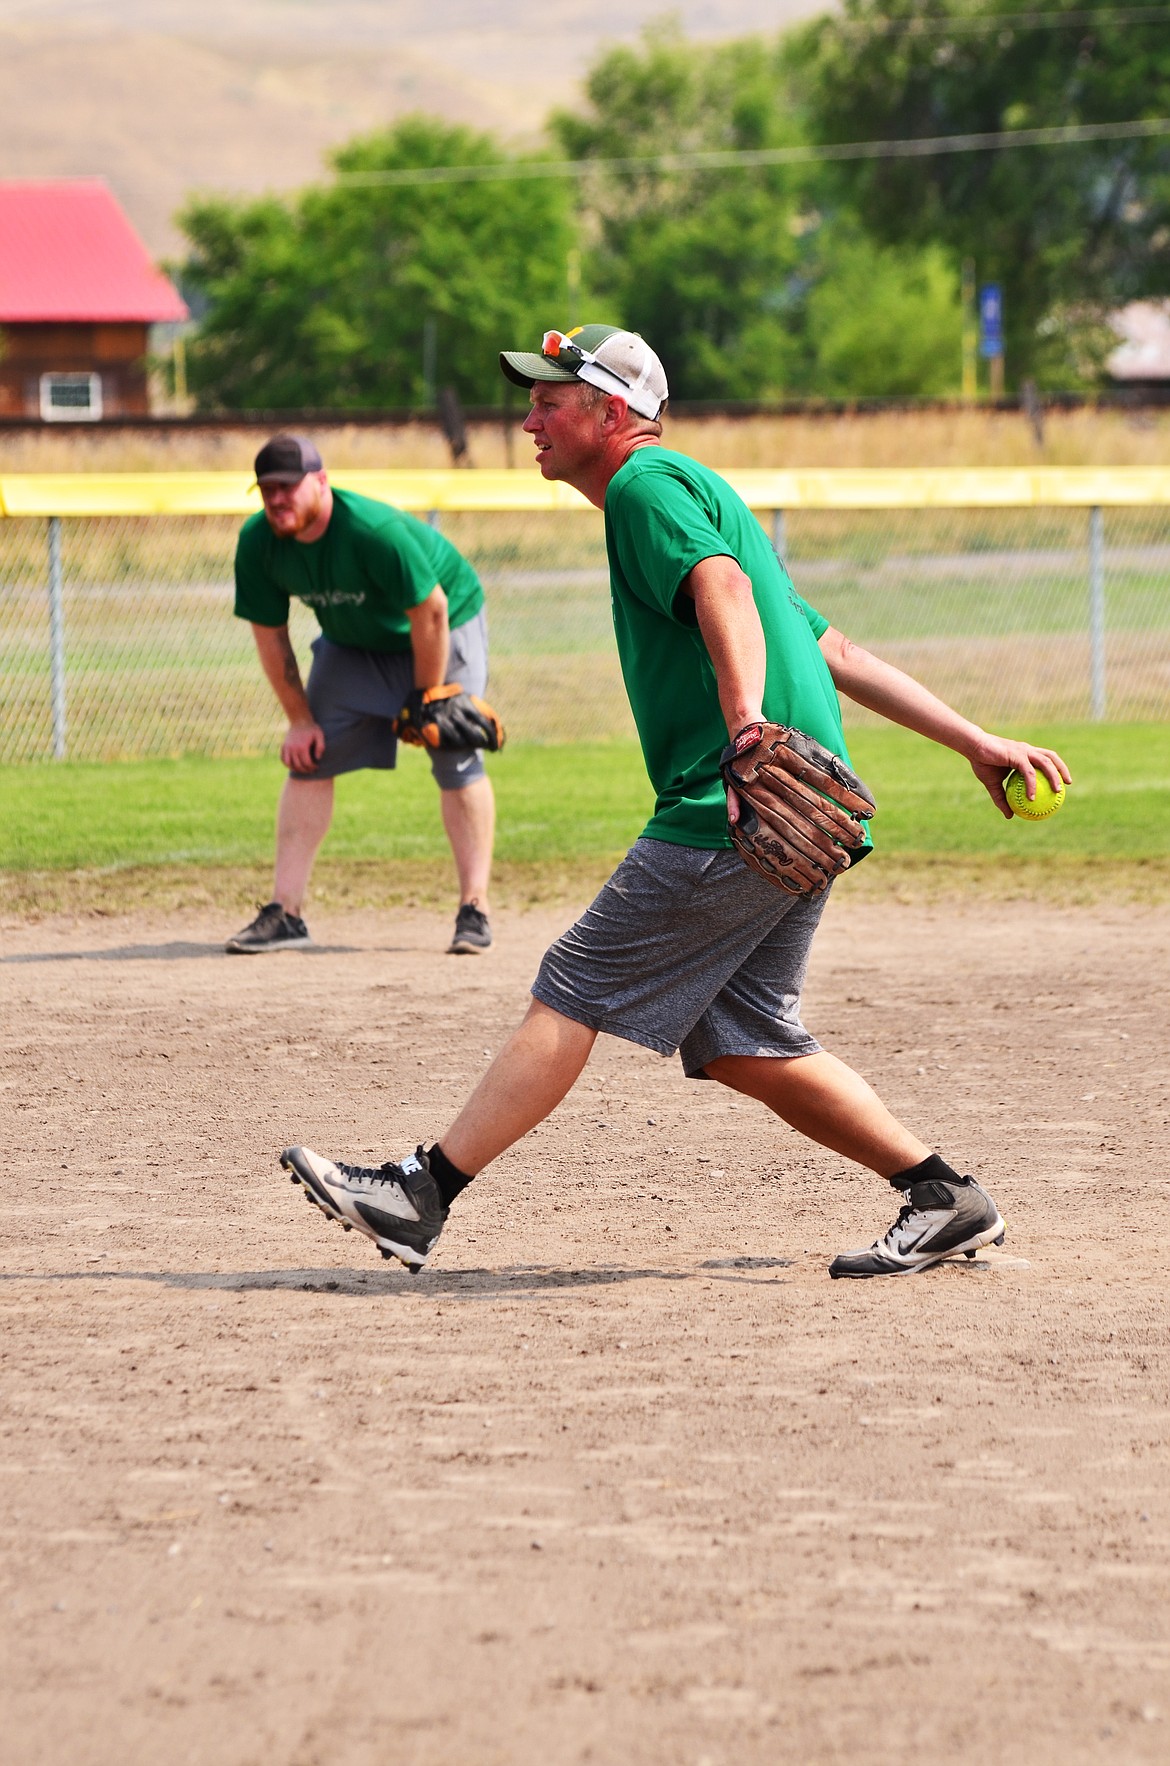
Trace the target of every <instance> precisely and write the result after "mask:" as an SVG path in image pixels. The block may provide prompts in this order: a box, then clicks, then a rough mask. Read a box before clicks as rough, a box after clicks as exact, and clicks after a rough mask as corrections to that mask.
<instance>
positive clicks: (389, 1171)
mask: <svg viewBox="0 0 1170 1766" xmlns="http://www.w3.org/2000/svg"><path fill="white" fill-rule="evenodd" d="M334 1164H335V1165H336V1166H337V1169H338V1171H341V1172H344V1174H345V1176H346V1177H348V1178H349V1179H350V1180H351V1181H353V1180H354V1179H356V1180H357V1182H358V1183H398V1182H399V1179H398V1178H397V1177H396V1176H395V1172H396V1171H397V1169H398V1167H397V1166H396V1165H391V1164H389V1163H387V1164H385V1165H346V1164H344V1163H343V1162H342V1161H341V1160H340V1159H335V1160H334Z"/></svg>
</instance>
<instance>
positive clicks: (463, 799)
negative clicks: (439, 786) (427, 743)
mask: <svg viewBox="0 0 1170 1766" xmlns="http://www.w3.org/2000/svg"><path fill="white" fill-rule="evenodd" d="M439 804H440V807H441V809H442V813H443V827H444V828H445V829H446V831H447V839H448V840H449V841H450V843H451V853H452V856H453V857H454V860H455V870H456V873H457V874H458V877H459V900H460V902H465V901H473V902H474V903H475V905H476V907H478V908H479V910H480V912H481V913H484V914H486V913H487V911H488V883H489V880H490V878H491V870H492V842H493V840H494V837H495V829H496V800H495V797H494V796H493V794H492V785H491V780H490V779H488V778H486V777H485V778H482V779H476V780H474V781H473V783H472V784H470V785H465V786H464V787H463V789H462V790H461V791H440V793H439Z"/></svg>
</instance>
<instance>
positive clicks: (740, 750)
mask: <svg viewBox="0 0 1170 1766" xmlns="http://www.w3.org/2000/svg"><path fill="white" fill-rule="evenodd" d="M719 770H720V772H721V773H722V774H723V778H724V782H725V783H726V784H727V785H729V786H730V787H731V789H732V790H733V791H734V792H735V795H736V796H737V797H738V799H739V820H738V821H736V822H732V824H731V838H732V841H733V843H734V845H735V848H736V851H737V852H738V853H739V855H740V857H741V858H742V859H743V861H744V863H745V864H746V865H748V866H750V868H751V869H752V870H753V871H758V872H759V873H760V875H761V877H766V878H767V879H768V882H769V883H775V884H776V885H777V886H778V887H779V888H781V889H787V890H789V891H790V892H791V893H792V894H793V895H817V894H819V893H820V891H821V890H822V889H824V888H826V886H827V885H828V883H829V881H830V879H831V878H833V877H835V876H837V875H838V873H839V872H841V871H844V870H847V869H848V867H849V864H850V855H851V853H853V852H856V850H857V848H858V847H860V846H863V845H864V844H865V828H864V823H865V822H866V821H868V820H869V817H870V816H871V815H872V814H873V812H874V810H875V809H876V807H877V805H876V804H875V803H874V800H873V797H872V795H871V793H870V792H869V790H868V788H867V787H866V786H865V785H864V784H863V783H862V782H861V780H860V779H859V778H858V777H857V774H856V773H855V772H854V771H853V770H852V768H850V767H847V766H846V765H845V762H844V761H843V760H841V759H840V758H839V757H838V756H837V755H836V754H831V753H830V752H829V750H828V749H827V748H822V747H821V744H820V743H819V742H817V741H815V740H814V739H813V737H812V736H806V735H805V734H804V732H803V731H802V730H793V729H789V728H788V726H787V725H786V724H768V723H761V724H747V725H745V726H744V728H743V729H742V730H741V731H740V732H739V734H738V736H737V737H736V738H735V740H734V742H731V743H729V744H728V746H727V747H726V748H725V749H724V750H723V753H722V754H721V755H720V757H719Z"/></svg>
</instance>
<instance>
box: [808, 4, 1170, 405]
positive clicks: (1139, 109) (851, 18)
mask: <svg viewBox="0 0 1170 1766" xmlns="http://www.w3.org/2000/svg"><path fill="white" fill-rule="evenodd" d="M1115 11H1117V12H1119V8H1118V7H1117V6H1116V5H1111V4H1110V3H1109V0H1105V3H1104V4H1103V5H1099V4H1098V0H1094V9H1093V16H1092V22H1089V23H1086V22H1084V21H1085V11H1084V8H1083V7H1082V6H1081V5H1080V0H1057V3H1056V5H1055V6H1053V5H1049V6H1048V7H1046V8H1045V13H1046V15H1047V16H1048V17H1051V15H1052V14H1054V13H1056V14H1059V13H1061V12H1065V13H1068V14H1069V21H1068V23H1067V24H1061V25H1059V26H1057V27H1055V28H1054V27H1053V26H1052V25H1051V24H1044V25H1041V24H1037V23H1035V22H1032V23H1026V22H1025V23H1021V22H1020V19H1021V17H1023V18H1025V19H1027V18H1029V17H1030V18H1031V19H1032V20H1033V21H1034V20H1035V19H1036V16H1037V15H1036V14H1034V13H1033V14H1026V13H1023V12H1022V9H1021V8H1020V7H1019V4H1018V0H977V4H976V3H974V0H926V4H925V5H924V4H923V3H922V0H845V7H844V11H843V13H841V14H836V15H834V16H833V17H826V18H820V19H817V20H816V21H815V22H813V23H812V24H809V25H807V26H803V27H800V28H799V29H797V30H795V31H793V32H792V33H790V35H789V36H788V38H787V39H786V47H785V53H784V60H785V66H786V70H787V73H788V77H789V78H790V79H792V80H794V81H796V82H798V84H799V85H800V87H801V89H802V91H803V93H804V95H805V100H806V103H807V109H808V126H809V129H810V131H811V133H812V136H813V138H814V139H816V140H818V141H820V142H823V143H828V142H841V141H865V140H895V139H904V138H907V137H930V136H940V135H960V134H969V133H982V132H998V131H1001V130H1011V129H1024V128H1036V127H1045V126H1065V125H1069V124H1083V123H1090V124H1100V123H1114V122H1129V121H1133V120H1137V119H1141V118H1144V117H1164V116H1166V115H1167V114H1170V110H1168V108H1167V107H1168V106H1170V38H1168V36H1167V33H1166V29H1165V25H1164V23H1162V22H1161V21H1160V20H1156V21H1154V22H1150V23H1146V22H1140V21H1138V22H1135V20H1134V16H1133V12H1132V10H1131V9H1128V8H1127V9H1126V11H1125V16H1124V18H1122V17H1121V16H1120V15H1119V17H1118V19H1116V20H1113V19H1111V18H1110V17H1109V16H1108V15H1109V13H1110V12H1115ZM997 19H1002V20H1003V23H1002V26H1000V27H999V28H998V29H997V28H995V26H996V20H997ZM989 26H990V27H991V28H988V27H989ZM839 188H840V189H841V190H842V191H843V192H844V193H845V194H846V195H847V197H848V198H849V199H850V200H851V201H852V204H853V206H854V207H855V209H856V211H857V212H858V213H859V214H861V215H864V217H865V224H866V226H867V228H868V229H869V230H870V231H871V232H872V233H873V234H874V236H875V237H876V238H877V239H879V240H881V241H883V242H885V243H887V244H895V245H898V246H902V247H920V246H922V245H925V244H927V243H929V242H936V243H937V244H938V245H940V246H942V247H943V248H944V249H945V250H946V251H947V252H948V253H949V255H950V257H951V259H952V261H953V262H955V263H957V262H958V261H959V259H961V258H963V257H968V256H969V257H972V258H973V259H974V260H975V262H976V266H977V271H978V274H979V277H980V279H981V280H988V281H996V282H1000V283H1001V284H1002V285H1003V288H1004V291H1005V293H1004V305H1005V321H1006V331H1007V352H1006V354H1007V363H1008V369H1009V373H1010V374H1011V375H1012V377H1013V378H1015V379H1016V380H1019V379H1020V378H1022V377H1023V376H1025V375H1028V374H1038V375H1041V376H1043V377H1044V378H1045V379H1046V380H1047V382H1048V383H1049V384H1053V385H1060V384H1064V385H1069V384H1076V383H1077V381H1078V380H1083V379H1084V377H1085V376H1086V375H1089V376H1092V375H1093V374H1094V373H1095V371H1096V368H1097V365H1098V364H1099V358H1100V353H1101V343H1102V340H1103V339H1104V338H1105V336H1106V335H1107V334H1106V333H1105V330H1104V327H1103V325H1102V323H1101V321H1102V319H1103V317H1104V314H1105V313H1106V312H1107V311H1108V310H1109V309H1110V308H1111V307H1114V306H1116V305H1118V304H1120V303H1121V302H1123V301H1125V300H1128V299H1131V298H1134V297H1136V296H1140V295H1143V294H1150V293H1157V294H1164V293H1165V291H1166V287H1167V278H1168V275H1170V202H1168V198H1170V145H1168V144H1167V143H1166V142H1165V141H1164V140H1152V139H1148V140H1133V141H1110V142H1087V143H1079V144H1076V145H1063V146H1059V147H1027V148H1014V149H1006V148H1003V149H995V150H982V151H976V152H966V153H956V154H947V155H942V154H940V155H936V156H932V157H929V158H921V159H919V158H914V159H881V160H876V161H868V162H852V163H849V164H848V165H843V166H842V167H841V169H840V173H839ZM1114 341H1115V340H1114Z"/></svg>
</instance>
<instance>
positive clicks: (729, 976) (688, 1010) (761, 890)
mask: <svg viewBox="0 0 1170 1766" xmlns="http://www.w3.org/2000/svg"><path fill="white" fill-rule="evenodd" d="M828 896H829V891H828V890H827V889H826V890H825V891H824V893H823V894H821V895H786V894H785V893H784V892H783V891H782V890H779V889H775V888H774V887H773V886H772V884H770V883H765V882H764V880H763V878H762V877H759V876H757V875H756V873H755V872H754V871H749V870H748V868H747V866H746V865H745V864H744V862H743V860H742V859H741V858H740V856H739V854H738V853H735V852H729V851H726V850H723V851H719V852H707V851H704V850H702V849H701V848H699V847H695V846H672V845H670V844H669V843H668V842H667V841H665V840H648V839H646V838H645V837H643V838H642V839H641V840H638V841H636V842H635V844H634V845H633V846H632V847H631V848H630V850H629V852H628V853H627V854H626V856H625V858H624V859H623V860H622V862H621V864H620V865H619V866H618V868H617V870H616V871H615V872H614V874H613V876H612V877H611V878H610V880H609V882H608V883H606V884H605V885H604V887H603V888H602V890H601V893H600V894H599V895H598V896H597V897H596V898H595V900H594V901H593V902H592V903H591V905H590V906H589V907H587V908H586V910H585V912H584V913H583V914H582V916H581V918H580V919H579V920H578V921H577V923H576V925H575V926H570V928H569V930H568V931H567V932H566V933H565V934H564V936H563V937H561V938H558V939H557V941H556V943H555V944H554V945H552V946H551V947H550V948H549V950H548V951H546V952H545V956H544V960H543V962H542V963H541V965H540V971H539V973H538V975H537V977H536V980H535V981H534V982H533V984H532V992H533V995H534V996H535V998H537V999H538V1000H541V1001H542V1002H543V1004H544V1005H546V1006H551V1007H552V1009H553V1010H554V1011H555V1012H560V1013H562V1014H563V1015H564V1016H565V1017H566V1018H572V1019H574V1020H575V1021H576V1022H577V1023H578V1024H587V1025H588V1026H589V1027H590V1029H591V1030H602V1031H606V1032H607V1033H608V1034H609V1035H610V1036H621V1037H624V1038H625V1039H626V1041H627V1042H637V1043H641V1044H642V1045H643V1046H644V1047H645V1048H648V1049H655V1050H656V1051H657V1053H658V1054H660V1055H670V1054H673V1053H674V1051H675V1049H677V1050H678V1051H679V1054H680V1056H681V1058H682V1064H683V1068H684V1070H685V1071H686V1073H687V1076H688V1077H689V1078H691V1079H695V1078H698V1077H701V1076H702V1070H703V1068H704V1067H705V1066H706V1065H707V1062H708V1061H713V1060H715V1058H716V1057H717V1056H719V1055H766V1056H779V1057H786V1056H792V1055H815V1054H816V1053H817V1052H818V1050H819V1049H820V1046H821V1045H820V1043H819V1042H817V1040H816V1038H815V1037H814V1036H810V1035H809V1033H808V1031H807V1030H806V1029H805V1027H804V1025H803V1024H802V1023H801V1021H800V992H801V988H802V987H803V986H804V975H805V970H806V968H807V966H808V953H809V946H810V945H811V943H812V937H813V933H814V932H815V931H816V929H817V924H818V922H819V920H820V917H821V915H822V913H823V912H824V909H825V903H826V901H827V900H828Z"/></svg>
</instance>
